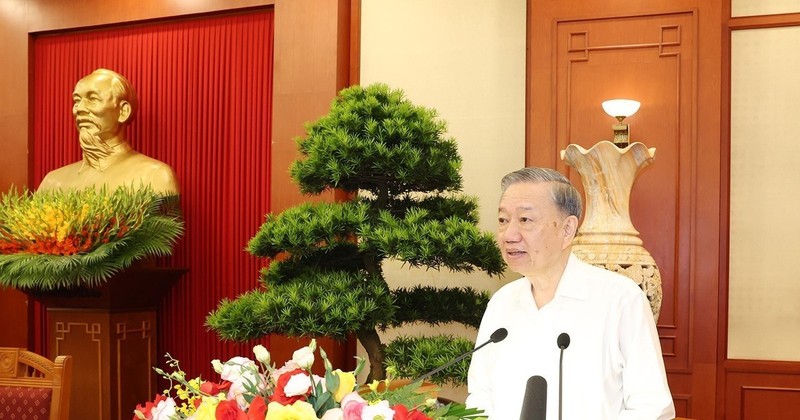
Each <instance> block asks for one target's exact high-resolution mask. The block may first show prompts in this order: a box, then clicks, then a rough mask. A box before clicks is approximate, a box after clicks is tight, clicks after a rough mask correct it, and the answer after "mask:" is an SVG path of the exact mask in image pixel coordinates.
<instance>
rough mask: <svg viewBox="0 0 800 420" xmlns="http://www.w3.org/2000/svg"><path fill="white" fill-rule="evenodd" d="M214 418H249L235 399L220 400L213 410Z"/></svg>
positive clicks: (219, 419) (218, 419)
mask: <svg viewBox="0 0 800 420" xmlns="http://www.w3.org/2000/svg"><path fill="white" fill-rule="evenodd" d="M214 418H216V419H217V420H249V419H248V418H247V414H245V412H244V411H242V409H241V408H239V404H236V401H220V403H219V405H217V410H216V411H214Z"/></svg>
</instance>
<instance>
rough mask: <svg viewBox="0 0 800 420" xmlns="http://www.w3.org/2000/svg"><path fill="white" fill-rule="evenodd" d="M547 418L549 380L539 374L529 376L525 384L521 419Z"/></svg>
mask: <svg viewBox="0 0 800 420" xmlns="http://www.w3.org/2000/svg"><path fill="white" fill-rule="evenodd" d="M546 418H547V380H546V379H544V378H543V377H541V376H539V375H535V376H531V377H530V378H528V383H527V384H526V385H525V398H523V399H522V411H520V413H519V420H546Z"/></svg>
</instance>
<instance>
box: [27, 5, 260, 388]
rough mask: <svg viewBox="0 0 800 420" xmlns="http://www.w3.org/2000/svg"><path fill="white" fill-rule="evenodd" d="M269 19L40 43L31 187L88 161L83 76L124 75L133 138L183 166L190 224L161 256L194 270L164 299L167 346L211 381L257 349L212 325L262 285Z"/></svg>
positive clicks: (43, 38)
mask: <svg viewBox="0 0 800 420" xmlns="http://www.w3.org/2000/svg"><path fill="white" fill-rule="evenodd" d="M273 19H274V18H273V12H272V10H271V9H265V10H258V11H249V12H247V13H240V14H229V15H217V16H205V17H200V18H191V19H183V20H179V21H169V22H156V23H146V24H139V25H128V26H124V27H114V28H106V29H97V30H89V31H75V32H65V33H58V34H45V35H39V36H35V37H34V39H33V54H32V57H33V63H32V67H31V68H32V69H33V74H32V80H33V83H32V89H33V92H32V95H31V98H33V103H32V106H31V110H32V112H31V116H32V133H33V138H32V140H31V142H32V143H31V146H32V147H31V149H32V153H31V166H30V167H31V179H30V181H31V182H30V183H29V185H39V183H40V182H41V180H42V178H43V177H44V175H45V174H46V173H47V172H48V171H50V170H52V169H55V168H57V167H60V166H63V165H65V164H68V163H71V162H75V161H77V160H79V159H80V158H81V154H80V148H79V144H78V137H77V131H76V129H75V127H74V124H73V120H72V114H71V112H72V90H73V88H74V86H75V83H76V82H77V81H78V80H79V79H80V78H81V77H83V76H85V75H87V74H89V73H91V72H92V71H93V70H95V69H96V68H99V67H104V68H108V69H111V70H114V71H116V72H118V73H120V74H122V75H124V76H125V77H127V78H128V80H130V82H131V83H132V84H133V86H134V87H135V88H136V91H137V94H138V97H139V109H138V114H137V115H136V117H135V120H134V121H133V123H132V125H131V126H129V127H128V138H129V139H130V140H131V144H132V145H133V147H134V148H135V149H136V150H138V151H140V152H142V153H144V154H146V155H148V156H151V157H153V158H156V159H159V160H161V161H163V162H166V163H167V164H169V165H170V166H172V168H173V169H174V170H175V172H176V174H177V177H178V181H179V182H180V186H181V203H182V204H181V206H182V209H183V214H184V218H185V222H186V233H185V235H184V236H183V238H182V239H181V241H180V243H179V244H178V246H177V247H176V249H175V254H174V255H173V257H171V258H168V259H166V260H165V261H161V262H160V263H161V264H162V265H169V266H175V267H186V268H188V269H189V271H188V273H187V274H186V275H185V276H184V277H183V278H182V279H181V280H180V282H179V283H178V284H177V285H176V286H175V287H174V288H173V289H172V291H171V292H170V294H169V295H168V296H167V297H166V298H165V299H164V301H163V302H162V305H161V308H160V311H159V315H160V318H159V348H160V352H161V353H162V354H163V353H164V352H169V353H170V354H172V355H173V356H174V357H176V358H177V359H179V360H180V361H181V367H182V368H183V369H184V370H185V371H186V372H189V374H202V375H203V376H204V377H206V378H209V377H211V367H210V361H211V360H212V359H215V358H218V359H222V360H225V359H227V358H228V357H231V356H234V355H243V356H251V348H252V345H253V343H246V344H236V343H221V342H220V341H219V340H218V338H217V336H216V335H215V334H214V333H213V332H210V331H207V330H206V328H205V327H204V322H205V317H206V315H207V314H208V313H209V312H210V311H211V310H213V309H214V308H216V306H217V304H218V302H219V301H220V300H221V299H222V298H224V297H228V298H234V297H235V296H236V295H238V294H240V293H242V292H244V291H246V290H250V289H253V288H255V287H256V286H257V280H258V275H259V270H260V268H261V267H262V266H264V265H265V264H266V263H267V262H266V261H263V260H256V259H255V258H253V257H252V256H250V254H248V253H247V252H245V251H244V250H243V248H244V247H245V246H246V244H247V241H248V240H249V239H250V238H251V237H252V236H253V235H255V233H256V231H257V230H258V227H259V226H260V224H261V223H262V222H263V220H264V215H265V214H266V213H268V212H269V204H270V203H269V196H270V179H269V173H270V164H269V162H270V142H271V137H270V133H271V114H272V112H271V106H272V62H273ZM147 292H148V291H147V290H142V291H141V293H147ZM37 314H40V312H37ZM38 316H41V315H38ZM34 328H35V330H36V331H39V332H41V328H42V325H41V323H39V322H37V323H36V325H34ZM37 336H40V333H39V334H38V335H37ZM265 341H266V339H265V340H262V342H264V344H268V343H266V342H265ZM38 346H41V343H38V345H37V347H38ZM40 351H41V350H40ZM159 364H161V363H159Z"/></svg>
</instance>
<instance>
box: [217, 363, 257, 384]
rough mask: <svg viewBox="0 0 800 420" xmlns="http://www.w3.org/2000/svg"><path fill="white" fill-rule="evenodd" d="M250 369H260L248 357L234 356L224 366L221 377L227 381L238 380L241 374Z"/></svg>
mask: <svg viewBox="0 0 800 420" xmlns="http://www.w3.org/2000/svg"><path fill="white" fill-rule="evenodd" d="M248 371H255V372H257V371H258V368H257V367H256V364H255V362H253V361H252V360H250V359H248V358H246V357H234V358H232V359H230V360H228V361H227V362H225V364H224V365H223V366H222V372H220V377H221V378H222V379H224V380H226V381H230V382H236V381H237V380H238V379H239V377H240V376H242V375H243V374H244V373H245V372H248Z"/></svg>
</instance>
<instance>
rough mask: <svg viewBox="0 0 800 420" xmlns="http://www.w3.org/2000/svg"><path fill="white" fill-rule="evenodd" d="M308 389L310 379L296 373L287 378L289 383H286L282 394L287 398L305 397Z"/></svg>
mask: <svg viewBox="0 0 800 420" xmlns="http://www.w3.org/2000/svg"><path fill="white" fill-rule="evenodd" d="M309 387H311V378H309V377H308V375H306V374H305V373H298V374H296V375H292V377H291V378H289V382H287V383H286V386H285V387H284V388H283V392H284V393H285V394H286V396H287V397H295V396H298V395H305V394H306V393H307V392H308V388H309Z"/></svg>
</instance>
